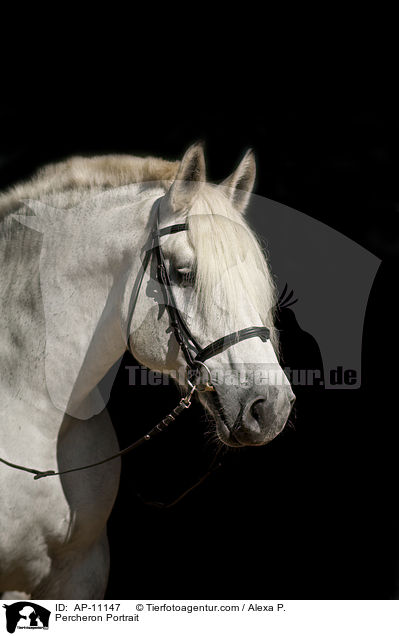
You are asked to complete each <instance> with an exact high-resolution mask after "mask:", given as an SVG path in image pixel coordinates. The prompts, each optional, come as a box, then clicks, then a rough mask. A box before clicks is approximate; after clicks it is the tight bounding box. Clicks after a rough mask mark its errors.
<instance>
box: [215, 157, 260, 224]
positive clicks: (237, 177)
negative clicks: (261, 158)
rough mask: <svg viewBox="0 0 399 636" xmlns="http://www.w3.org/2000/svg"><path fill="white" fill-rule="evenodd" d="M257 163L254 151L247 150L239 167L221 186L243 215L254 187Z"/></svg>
mask: <svg viewBox="0 0 399 636" xmlns="http://www.w3.org/2000/svg"><path fill="white" fill-rule="evenodd" d="M255 176H256V163H255V157H254V154H253V152H252V150H247V152H246V153H245V155H244V157H243V158H242V160H241V162H240V164H239V166H238V167H237V168H236V169H235V171H234V172H233V174H231V175H230V176H229V177H227V179H225V180H224V181H223V182H222V183H221V184H220V186H221V187H223V188H226V194H227V196H228V197H229V199H230V201H231V202H232V204H233V205H234V207H235V208H236V210H238V211H239V212H241V214H244V212H245V210H246V207H247V205H248V203H249V198H250V195H251V192H252V188H253V187H254V183H255Z"/></svg>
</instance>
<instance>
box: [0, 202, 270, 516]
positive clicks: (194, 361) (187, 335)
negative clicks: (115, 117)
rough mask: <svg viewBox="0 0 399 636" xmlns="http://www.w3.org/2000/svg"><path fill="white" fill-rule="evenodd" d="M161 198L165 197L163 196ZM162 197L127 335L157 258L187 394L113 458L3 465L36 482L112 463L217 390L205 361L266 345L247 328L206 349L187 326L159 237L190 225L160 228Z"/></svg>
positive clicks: (260, 330)
mask: <svg viewBox="0 0 399 636" xmlns="http://www.w3.org/2000/svg"><path fill="white" fill-rule="evenodd" d="M161 198H162V197H161ZM161 198H159V199H157V200H156V201H155V203H154V205H153V209H155V211H156V224H155V228H154V230H153V231H152V232H151V236H150V239H151V247H150V249H148V250H147V252H146V255H145V257H144V260H143V263H142V266H141V269H140V271H139V274H138V276H137V278H136V281H135V284H134V287H133V290H132V299H131V302H130V306H129V317H128V320H127V325H128V336H129V334H130V326H131V322H132V318H133V313H134V310H135V307H136V303H137V298H138V295H139V291H140V288H141V284H142V282H143V278H144V273H145V271H146V269H147V267H148V264H149V262H150V258H151V256H152V255H154V256H155V258H156V261H157V280H158V282H159V283H160V286H161V289H162V293H163V296H164V303H165V307H166V310H167V312H168V316H169V321H170V326H171V327H172V330H173V333H174V336H175V338H176V340H177V342H178V344H179V347H180V349H181V351H182V353H183V356H184V358H185V360H186V363H187V384H188V389H189V390H188V393H187V394H186V395H185V396H184V397H183V398H182V399H181V400H180V402H179V404H178V405H177V406H176V407H175V408H174V409H173V410H172V411H171V412H170V413H169V414H168V415H166V417H164V418H163V419H162V420H161V421H160V422H158V424H156V425H155V426H154V428H152V429H151V430H150V431H149V432H148V433H146V434H145V435H143V436H142V437H140V439H138V440H137V441H135V442H133V443H132V444H130V445H129V446H127V447H126V448H124V449H122V450H121V451H119V452H118V453H115V454H114V455H111V456H110V457H106V458H105V459H102V460H100V461H98V462H93V463H92V464H86V465H85V466H79V467H76V468H69V469H67V470H62V471H59V472H57V471H54V470H45V471H41V470H36V469H35V468H28V467H27V466H20V465H19V464H14V463H12V462H9V461H7V460H5V459H2V458H1V457H0V462H2V463H3V464H6V465H7V466H10V467H11V468H15V469H17V470H22V471H25V472H28V473H32V474H33V475H34V477H33V479H35V480H37V479H42V478H43V477H55V476H56V475H66V474H67V473H73V472H77V471H80V470H86V469H88V468H94V467H95V466H100V465H101V464H105V463H107V462H110V461H112V460H114V459H116V458H118V457H122V456H123V455H126V454H128V453H130V452H131V451H132V450H135V449H136V448H138V447H139V446H141V445H142V444H144V443H146V442H148V441H150V440H152V439H154V437H157V436H158V435H159V434H160V433H162V432H163V431H165V430H166V429H167V428H168V426H169V425H170V424H171V423H172V422H174V421H175V420H176V418H177V417H178V416H179V415H180V414H181V413H183V412H184V411H185V409H188V408H189V407H190V406H191V403H192V402H191V399H192V396H193V394H194V393H195V391H197V392H202V391H215V387H214V386H213V383H212V378H211V372H210V370H209V368H208V367H207V365H206V364H205V361H206V360H209V358H212V357H214V356H216V355H218V354H219V353H222V352H223V351H225V350H226V349H228V348H229V347H232V346H234V345H235V344H237V343H239V342H242V341H243V340H247V339H248V338H255V337H259V338H260V339H261V340H262V341H263V342H266V341H267V340H268V339H269V338H270V332H269V329H267V327H247V328H245V329H241V330H240V331H235V332H233V333H230V334H228V335H227V336H224V337H223V338H219V339H218V340H215V341H214V342H212V343H210V344H209V345H207V346H206V347H203V348H202V347H201V346H200V345H199V344H198V342H197V340H196V339H195V337H194V336H193V334H192V333H191V331H190V329H189V328H188V326H187V325H186V323H185V321H184V319H183V317H182V315H181V314H180V312H179V310H178V309H177V305H176V302H175V298H174V295H173V290H172V284H171V280H170V277H169V273H168V269H167V267H166V263H165V257H164V254H163V251H162V248H161V245H160V238H161V237H162V236H165V235H167V234H175V233H177V232H182V231H186V230H188V224H187V223H178V224H175V225H170V226H168V227H165V228H161V229H160V228H159V223H160V202H161ZM203 371H205V372H206V374H207V379H206V381H205V382H204V383H202V382H201V381H200V374H201V373H203ZM225 424H226V426H227V428H228V430H229V431H230V434H231V435H232V436H234V433H233V430H232V429H231V427H230V426H229V424H228V423H227V422H226V421H225ZM219 452H220V449H219V451H218V452H217V454H216V456H215V458H214V459H213V461H212V463H211V465H210V466H209V468H208V471H207V472H206V474H205V475H204V476H203V477H201V479H200V480H199V481H198V482H197V483H196V484H194V486H192V487H191V488H189V489H188V490H187V491H185V492H184V493H183V494H182V495H180V496H179V497H178V498H177V499H176V500H175V501H174V502H172V503H170V504H157V503H154V502H153V505H157V506H158V507H170V506H171V505H174V504H175V503H177V502H178V501H180V500H181V499H182V498H183V497H184V496H185V495H186V494H188V493H189V492H190V491H191V490H192V489H193V488H195V487H196V486H197V485H199V484H201V483H202V482H203V481H204V480H205V479H206V477H208V476H209V475H210V474H211V473H212V472H213V471H214V470H216V468H218V467H219V466H220V464H219V465H217V466H216V467H215V461H216V458H217V456H218V454H219Z"/></svg>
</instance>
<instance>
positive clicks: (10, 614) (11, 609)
mask: <svg viewBox="0 0 399 636" xmlns="http://www.w3.org/2000/svg"><path fill="white" fill-rule="evenodd" d="M3 607H4V608H5V610H6V627H7V631H8V632H9V633H10V634H13V633H14V632H15V630H16V629H48V622H49V618H50V614H51V612H50V611H49V610H48V609H46V608H45V607H42V606H41V605H37V604H36V603H30V602H29V601H18V602H17V603H11V604H10V605H5V604H4V605H3Z"/></svg>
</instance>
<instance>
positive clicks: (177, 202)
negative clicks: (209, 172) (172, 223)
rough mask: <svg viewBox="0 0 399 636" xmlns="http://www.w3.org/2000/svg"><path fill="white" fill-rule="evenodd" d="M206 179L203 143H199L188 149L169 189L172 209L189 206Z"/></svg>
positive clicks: (177, 209)
mask: <svg viewBox="0 0 399 636" xmlns="http://www.w3.org/2000/svg"><path fill="white" fill-rule="evenodd" d="M205 180H206V176H205V157H204V149H203V146H202V144H201V143H197V144H194V145H193V146H190V148H189V149H188V150H187V151H186V153H185V155H184V157H183V159H182V161H181V164H180V167H179V170H178V172H177V175H176V179H175V180H174V182H173V183H172V185H171V188H170V190H169V201H170V204H171V206H172V209H173V210H174V211H175V212H178V211H180V210H183V209H184V208H186V207H188V206H189V205H190V203H191V201H192V200H193V198H194V197H195V195H196V194H197V193H198V192H199V191H200V189H201V188H202V186H203V184H204V182H205Z"/></svg>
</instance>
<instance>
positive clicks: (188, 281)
mask: <svg viewBox="0 0 399 636" xmlns="http://www.w3.org/2000/svg"><path fill="white" fill-rule="evenodd" d="M177 271H178V274H179V284H180V285H182V286H183V287H190V286H191V287H192V286H193V285H194V283H195V273H194V271H193V270H189V269H179V270H177Z"/></svg>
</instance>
